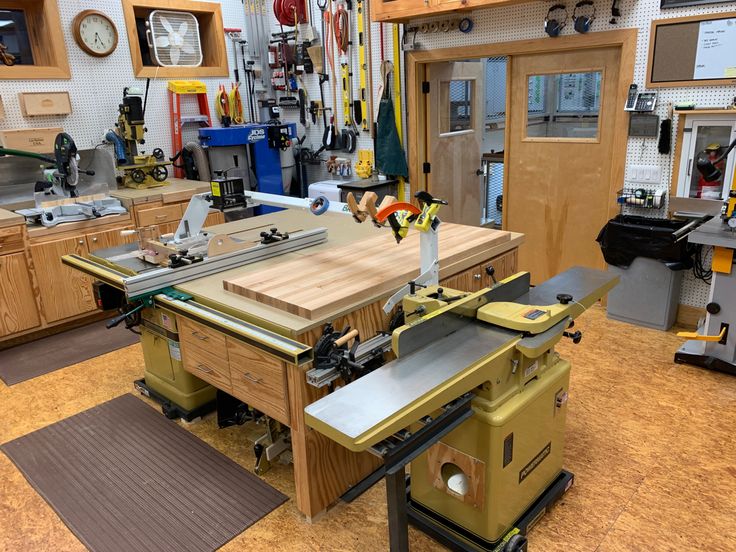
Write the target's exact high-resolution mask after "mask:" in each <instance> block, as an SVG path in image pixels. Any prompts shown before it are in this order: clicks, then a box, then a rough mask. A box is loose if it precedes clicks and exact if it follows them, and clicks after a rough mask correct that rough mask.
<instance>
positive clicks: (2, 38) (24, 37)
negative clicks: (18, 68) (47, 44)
mask: <svg viewBox="0 0 736 552" xmlns="http://www.w3.org/2000/svg"><path fill="white" fill-rule="evenodd" d="M0 44H3V45H5V48H7V53H9V54H11V55H12V56H14V58H15V59H14V60H13V65H33V50H32V49H31V40H30V38H29V36H28V27H27V25H26V14H25V12H24V11H23V10H0Z"/></svg>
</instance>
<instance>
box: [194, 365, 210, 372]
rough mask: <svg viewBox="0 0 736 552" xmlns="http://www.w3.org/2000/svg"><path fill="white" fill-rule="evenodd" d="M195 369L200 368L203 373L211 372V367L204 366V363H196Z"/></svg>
mask: <svg viewBox="0 0 736 552" xmlns="http://www.w3.org/2000/svg"><path fill="white" fill-rule="evenodd" d="M197 369H199V370H201V371H202V372H204V373H205V374H211V373H212V372H213V370H212V368H210V367H209V366H205V365H204V364H197Z"/></svg>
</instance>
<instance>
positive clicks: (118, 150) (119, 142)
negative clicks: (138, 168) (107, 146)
mask: <svg viewBox="0 0 736 552" xmlns="http://www.w3.org/2000/svg"><path fill="white" fill-rule="evenodd" d="M105 140H107V141H108V142H110V143H112V145H113V146H114V147H115V159H116V160H117V164H118V165H126V164H127V163H128V158H127V157H126V155H125V143H124V142H123V139H122V138H121V137H120V136H118V135H117V134H116V133H115V132H113V131H112V130H108V131H107V134H105Z"/></svg>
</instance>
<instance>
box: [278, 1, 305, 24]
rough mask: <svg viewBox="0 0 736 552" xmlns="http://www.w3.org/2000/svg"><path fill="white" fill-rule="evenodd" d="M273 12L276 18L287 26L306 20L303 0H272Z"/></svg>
mask: <svg viewBox="0 0 736 552" xmlns="http://www.w3.org/2000/svg"><path fill="white" fill-rule="evenodd" d="M273 13H274V15H275V16H276V20H277V21H278V22H279V23H281V24H282V25H286V26H287V27H295V26H296V25H297V24H298V23H306V22H307V10H306V7H305V5H304V0H274V3H273Z"/></svg>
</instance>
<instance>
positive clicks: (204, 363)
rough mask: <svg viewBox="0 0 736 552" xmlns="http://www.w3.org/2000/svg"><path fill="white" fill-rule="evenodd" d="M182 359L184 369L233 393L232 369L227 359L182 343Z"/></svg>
mask: <svg viewBox="0 0 736 552" xmlns="http://www.w3.org/2000/svg"><path fill="white" fill-rule="evenodd" d="M181 359H182V362H183V365H184V369H185V370H186V371H187V372H190V373H192V374H194V375H195V376H197V377H198V378H200V379H203V380H204V381H206V382H207V383H211V384H212V385H214V386H215V387H217V388H218V389H222V390H223V391H226V392H227V393H232V388H231V385H230V368H229V367H228V364H227V359H225V360H223V359H222V358H220V357H218V356H215V355H211V354H208V353H207V351H204V350H202V349H200V348H198V347H191V346H187V345H185V344H184V342H182V343H181Z"/></svg>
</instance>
